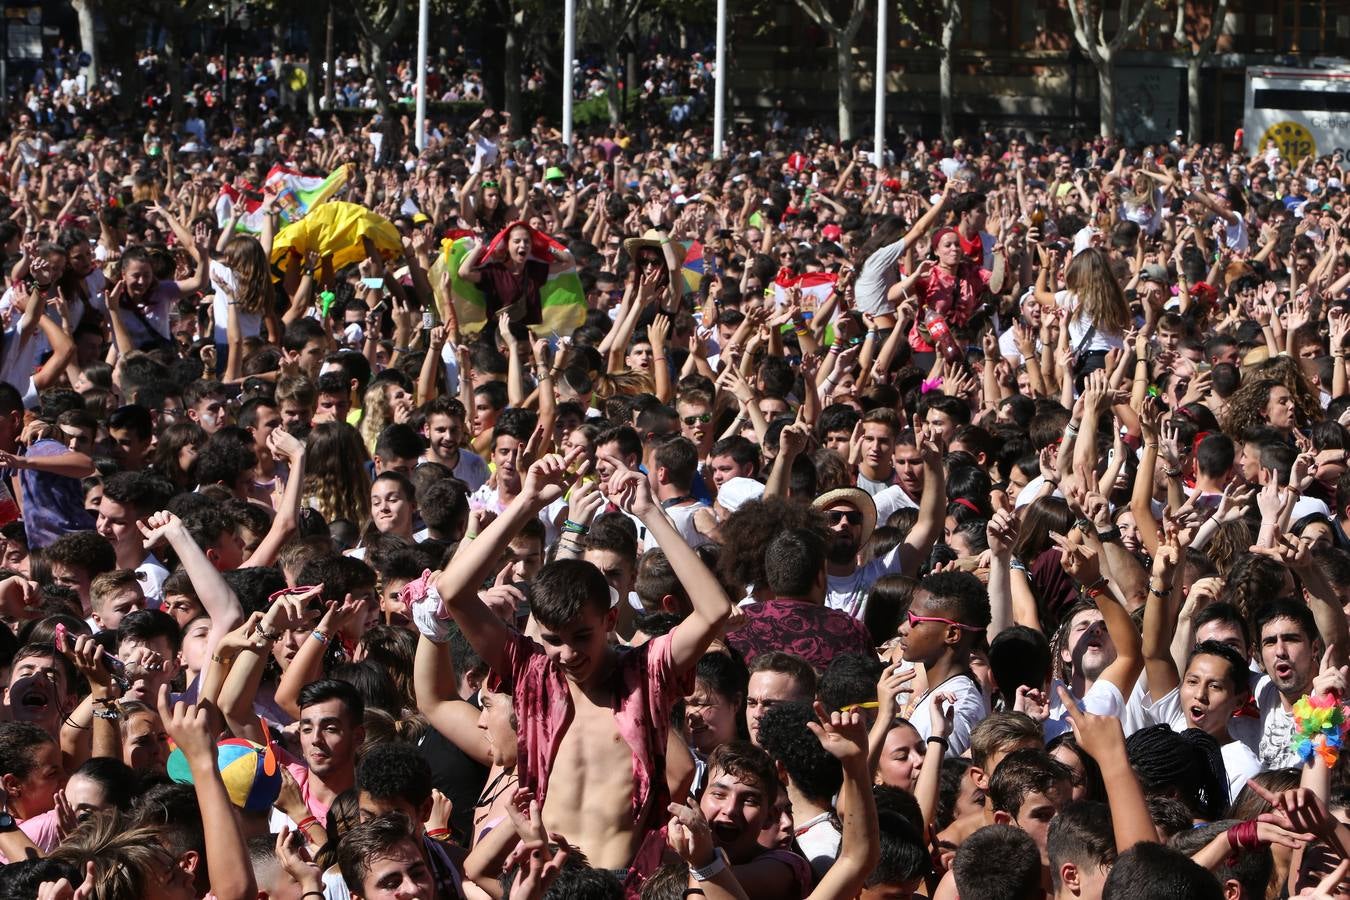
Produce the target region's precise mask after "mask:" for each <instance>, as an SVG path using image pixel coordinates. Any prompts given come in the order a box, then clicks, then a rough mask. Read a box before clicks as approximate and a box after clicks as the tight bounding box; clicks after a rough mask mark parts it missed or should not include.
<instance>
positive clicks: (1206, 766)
mask: <svg viewBox="0 0 1350 900" xmlns="http://www.w3.org/2000/svg"><path fill="white" fill-rule="evenodd" d="M1125 752H1126V755H1127V756H1128V757H1129V760H1130V766H1131V767H1132V768H1133V769H1134V771H1135V774H1136V775H1138V776H1139V781H1140V783H1141V784H1142V785H1143V787H1144V791H1145V793H1150V794H1174V795H1176V796H1178V797H1179V798H1180V799H1181V801H1182V802H1183V803H1185V804H1186V805H1187V806H1188V807H1190V809H1191V811H1192V813H1193V814H1194V815H1195V817H1196V818H1199V819H1205V820H1207V821H1211V822H1212V821H1214V820H1215V819H1219V818H1222V816H1223V814H1224V811H1225V810H1226V809H1227V808H1228V772H1227V770H1226V769H1225V768H1224V764H1223V756H1222V754H1221V753H1220V751H1219V742H1218V741H1216V740H1215V739H1214V737H1213V735H1210V734H1207V733H1206V732H1204V731H1201V730H1200V729H1198V728H1188V729H1186V730H1185V731H1182V732H1180V733H1178V732H1175V731H1173V730H1172V729H1171V728H1169V727H1168V726H1167V725H1152V726H1149V727H1148V728H1141V729H1139V730H1138V731H1136V732H1135V733H1134V734H1132V735H1130V737H1129V738H1128V739H1127V740H1126V741H1125Z"/></svg>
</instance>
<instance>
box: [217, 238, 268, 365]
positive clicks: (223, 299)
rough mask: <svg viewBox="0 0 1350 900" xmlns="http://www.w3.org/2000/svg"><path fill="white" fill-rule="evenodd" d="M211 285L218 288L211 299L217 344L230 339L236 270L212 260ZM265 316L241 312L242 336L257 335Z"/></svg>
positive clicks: (240, 329) (240, 330) (240, 331)
mask: <svg viewBox="0 0 1350 900" xmlns="http://www.w3.org/2000/svg"><path fill="white" fill-rule="evenodd" d="M211 286H212V287H213V288H215V289H216V291H215V295H214V296H213V298H212V300H211V314H212V317H213V318H214V319H215V326H214V329H213V336H214V338H215V342H216V343H217V344H224V343H226V342H228V341H229V332H228V328H229V322H230V319H229V316H230V300H231V299H232V298H233V296H234V292H235V290H236V282H235V278H234V270H233V269H231V268H230V267H229V266H227V265H225V264H224V263H221V262H217V261H216V260H214V259H213V260H211ZM262 321H263V317H262V316H260V315H258V314H257V313H246V312H242V311H241V312H240V313H239V333H240V337H244V338H251V337H257V336H258V333H259V332H260V331H261V330H262Z"/></svg>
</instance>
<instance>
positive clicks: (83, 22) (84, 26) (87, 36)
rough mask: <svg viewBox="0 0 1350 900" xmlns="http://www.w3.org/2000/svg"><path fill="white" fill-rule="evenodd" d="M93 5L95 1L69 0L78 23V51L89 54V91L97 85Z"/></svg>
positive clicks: (96, 45)
mask: <svg viewBox="0 0 1350 900" xmlns="http://www.w3.org/2000/svg"><path fill="white" fill-rule="evenodd" d="M94 3H95V0H71V5H72V6H74V7H75V15H76V16H77V17H78V18H79V22H80V49H81V50H83V51H84V52H85V53H88V54H89V66H88V69H89V71H88V76H87V77H88V79H89V88H90V90H93V88H94V87H95V86H97V85H98V63H99V58H98V37H97V35H96V34H95V33H94V25H95V12H96V11H95V9H94Z"/></svg>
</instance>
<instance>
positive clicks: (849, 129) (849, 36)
mask: <svg viewBox="0 0 1350 900" xmlns="http://www.w3.org/2000/svg"><path fill="white" fill-rule="evenodd" d="M797 5H798V6H800V7H801V8H802V10H803V11H805V13H806V14H807V15H808V16H810V17H811V20H812V21H813V22H815V23H816V24H817V25H819V26H820V27H821V28H824V29H825V31H826V32H828V33H829V35H830V38H831V39H832V40H833V41H834V64H835V84H836V88H837V90H838V92H839V140H841V141H848V140H852V139H853V42H854V41H855V40H856V39H857V37H858V30H859V29H860V28H862V23H863V17H864V16H865V15H866V14H867V7H868V2H867V0H847V6H843V5H840V6H839V7H838V8H837V11H831V8H830V0H797ZM843 11H846V13H847V16H848V17H847V18H844V17H843V15H842V14H841V12H843ZM841 20H842V22H843V24H842V25H841V24H840V21H841ZM877 77H879V78H880V77H884V74H883V73H878V74H877Z"/></svg>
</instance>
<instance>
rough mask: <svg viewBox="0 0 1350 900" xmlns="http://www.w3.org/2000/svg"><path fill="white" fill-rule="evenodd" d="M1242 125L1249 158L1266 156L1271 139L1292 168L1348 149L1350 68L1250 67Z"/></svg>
mask: <svg viewBox="0 0 1350 900" xmlns="http://www.w3.org/2000/svg"><path fill="white" fill-rule="evenodd" d="M1242 126H1243V129H1244V136H1243V145H1244V149H1245V150H1246V151H1247V153H1248V154H1249V155H1259V154H1261V153H1263V152H1264V151H1265V147H1266V142H1267V141H1271V140H1273V141H1274V142H1275V145H1276V146H1277V147H1278V148H1279V150H1280V155H1281V156H1282V157H1284V158H1285V159H1287V160H1290V161H1291V162H1294V163H1297V162H1298V161H1299V160H1301V159H1302V158H1303V157H1305V156H1314V157H1316V156H1323V155H1327V154H1330V153H1331V152H1332V151H1333V150H1334V149H1336V148H1337V147H1350V66H1340V67H1337V68H1330V69H1286V68H1278V67H1274V66H1251V67H1250V68H1248V69H1247V89H1246V109H1245V111H1244V113H1243V122H1242Z"/></svg>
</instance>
